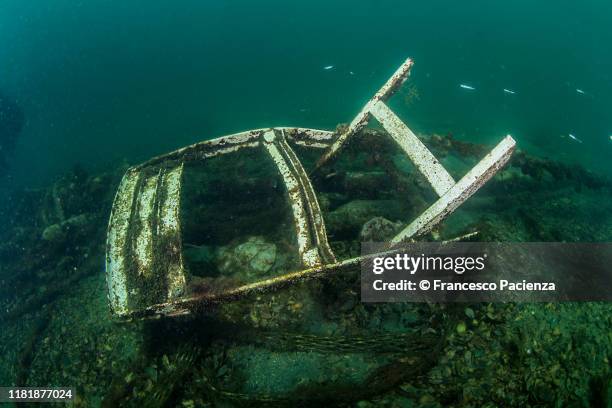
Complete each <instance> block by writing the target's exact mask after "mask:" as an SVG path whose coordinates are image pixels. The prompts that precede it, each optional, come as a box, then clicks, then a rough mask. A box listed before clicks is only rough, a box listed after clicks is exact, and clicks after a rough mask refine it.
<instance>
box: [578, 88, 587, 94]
mask: <svg viewBox="0 0 612 408" xmlns="http://www.w3.org/2000/svg"><path fill="white" fill-rule="evenodd" d="M576 92H578V93H579V94H580V95H586V92H584V91H583V90H582V89H579V88H576Z"/></svg>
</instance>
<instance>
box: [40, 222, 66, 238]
mask: <svg viewBox="0 0 612 408" xmlns="http://www.w3.org/2000/svg"><path fill="white" fill-rule="evenodd" d="M65 237H66V234H64V230H63V228H62V226H61V225H59V224H52V225H49V226H48V227H47V228H45V229H44V231H43V233H42V239H44V240H45V241H48V242H60V241H63V240H64V238H65Z"/></svg>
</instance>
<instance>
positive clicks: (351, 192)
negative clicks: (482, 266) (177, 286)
mask: <svg viewBox="0 0 612 408" xmlns="http://www.w3.org/2000/svg"><path fill="white" fill-rule="evenodd" d="M611 21H612V3H611V2H610V1H586V2H574V1H554V2H553V1H546V2H544V1H540V2H531V1H526V0H518V1H512V2H504V3H502V2H491V1H484V0H473V1H470V0H466V1H463V2H456V1H448V0H445V1H429V2H408V1H399V0H358V1H334V2H323V1H320V0H315V1H309V2H293V1H264V2H248V1H243V0H227V1H216V2H215V1H208V0H200V1H195V0H184V1H182V2H174V3H170V2H161V1H153V2H144V1H143V2H136V1H124V2H110V1H105V0H89V1H77V0H74V1H69V0H55V1H52V2H49V1H40V0H31V1H18V0H4V1H3V2H2V3H1V4H0V132H2V131H4V129H10V128H11V126H13V128H18V127H19V126H20V125H21V124H20V123H19V122H20V121H19V120H18V119H19V118H20V116H19V115H13V116H10V115H7V112H6V111H7V108H6V106H11V109H16V108H14V106H17V107H18V108H19V109H20V110H21V112H22V113H23V118H24V120H25V122H24V123H23V129H22V130H21V132H20V133H19V134H11V135H9V134H3V133H0V386H5V385H6V386H8V385H15V386H73V387H74V388H75V390H76V395H77V396H78V398H77V399H76V400H75V401H74V403H73V406H75V407H89V406H93V407H99V406H101V407H115V406H126V407H165V406H167V407H185V408H191V407H200V406H202V407H234V406H237V407H244V406H317V407H318V406H343V407H344V406H356V407H359V408H371V407H378V406H383V407H398V406H399V407H421V406H423V407H443V406H452V407H466V408H467V407H482V406H486V407H492V406H504V407H506V406H508V407H523V406H532V407H543V406H546V407H548V406H551V407H561V406H572V407H573V406H576V407H590V406H595V407H611V406H612V405H611V404H612V369H611V367H612V366H611V364H610V361H612V337H611V334H610V333H612V313H611V311H612V308H611V304H610V303H609V302H556V303H521V302H514V303H513V302H510V303H501V302H497V303H465V304H464V303H460V304H459V303H449V304H441V303H440V304H438V303H433V304H426V303H377V304H367V303H363V302H361V301H360V280H359V276H358V274H356V273H351V271H343V273H337V274H333V276H331V275H330V276H327V277H326V278H325V279H322V280H320V281H319V280H315V281H310V282H299V283H294V284H293V285H290V286H289V287H288V288H285V289H284V290H280V291H270V292H261V293H259V292H257V293H255V294H253V295H249V296H245V297H243V298H240V299H236V301H233V302H225V303H222V304H220V305H214V306H212V305H209V304H205V305H201V304H199V303H196V304H195V305H191V304H190V305H189V307H192V306H193V310H191V312H192V313H190V314H189V315H188V316H182V317H173V318H164V319H159V320H151V321H131V322H127V323H126V322H121V323H120V322H119V321H118V320H119V319H118V318H117V316H114V315H113V314H112V313H111V310H110V308H109V299H108V297H107V292H108V286H107V282H106V273H105V261H106V249H107V248H106V239H107V227H108V221H109V216H110V211H111V207H112V203H113V198H114V197H115V193H116V192H117V188H118V186H119V183H120V180H121V178H122V176H123V174H124V173H125V170H126V169H127V168H128V166H129V165H134V164H137V163H140V162H143V161H145V160H147V159H149V158H150V157H152V156H154V155H158V154H163V153H166V152H168V151H171V150H173V149H177V148H180V147H182V146H185V145H188V144H191V143H195V142H198V141H201V140H205V139H210V138H213V137H217V136H222V135H226V134H230V133H233V132H238V131H242V130H247V129H253V128H261V127H272V126H296V127H297V126H299V127H309V128H319V129H327V130H333V129H335V128H336V126H337V125H338V124H341V123H347V122H350V121H351V120H352V118H353V117H354V116H355V115H356V114H357V112H359V110H360V109H361V108H362V107H363V106H364V104H365V103H366V102H367V101H368V100H369V98H371V97H372V95H373V94H374V93H375V92H376V91H377V90H378V88H379V87H380V86H381V85H382V84H383V83H384V82H385V81H386V80H387V79H388V77H389V75H391V74H392V73H393V72H394V70H395V69H396V68H397V67H398V66H399V65H400V64H401V63H402V62H403V61H405V59H406V58H407V57H412V58H413V59H414V61H415V65H414V67H413V69H412V72H411V76H410V80H409V81H408V82H407V83H406V84H405V85H404V86H403V88H402V89H400V90H399V91H398V92H397V94H396V95H395V96H394V97H393V99H392V100H390V101H389V106H390V107H391V108H392V109H393V111H395V112H396V113H397V114H398V115H399V116H400V117H401V119H402V120H404V121H405V122H406V123H407V124H408V125H409V126H410V127H411V128H412V129H413V130H415V131H416V132H417V133H418V134H419V136H420V137H421V139H422V140H423V141H424V143H425V144H426V145H427V146H428V147H429V148H430V149H431V150H432V153H433V154H434V155H435V156H436V157H437V158H438V159H439V160H440V162H441V163H442V164H443V166H445V167H446V168H447V169H448V170H449V172H450V173H451V174H452V176H453V177H455V179H458V178H459V177H461V176H462V175H463V174H465V172H466V171H467V170H468V169H470V168H472V166H474V165H475V164H476V163H477V162H478V160H480V159H481V158H482V157H483V156H484V154H485V152H487V151H489V149H490V148H491V146H492V145H493V144H496V143H497V142H498V141H499V140H501V139H502V138H503V137H504V136H505V135H506V134H511V135H512V136H513V137H514V139H515V140H516V141H517V147H518V151H517V152H515V153H514V155H513V156H512V158H511V160H510V161H509V162H508V163H507V165H506V166H504V168H503V169H501V170H500V171H499V173H498V174H497V175H496V176H495V177H493V178H492V179H491V180H490V181H489V182H488V183H487V184H486V185H485V186H484V187H483V188H482V189H481V190H480V191H478V192H477V193H476V194H475V195H474V196H473V197H471V198H469V199H468V200H467V201H466V202H465V203H463V204H462V205H461V206H460V207H459V209H457V211H455V212H454V213H453V214H452V215H451V216H450V217H449V218H448V219H445V220H444V221H443V222H441V223H440V225H438V226H436V228H435V230H434V231H433V232H432V233H431V234H426V235H424V236H420V237H419V238H418V239H419V240H430V241H431V240H433V241H439V240H445V239H451V238H455V237H457V236H460V235H464V234H466V233H467V232H474V231H475V232H478V235H477V236H476V238H474V237H472V239H474V240H476V241H483V242H488V241H492V242H498V241H501V242H581V243H588V242H603V243H605V242H611V241H612V199H611V198H612V181H611V178H610V177H611V176H612V165H611V164H610V163H611V161H610V160H609V158H610V153H611V152H612V139H611V136H612V117H611V116H612V115H611V113H612V74H611V73H612V53H611V52H610V44H612V24H610V22H611ZM326 67H331V68H329V69H326ZM461 85H464V87H461ZM469 88H473V89H469ZM504 89H506V90H510V91H511V92H508V91H504ZM6 101H11V104H9V103H7V102H6ZM13 102H14V104H15V105H12V103H13ZM7 117H12V118H13V119H11V120H12V122H11V120H9V121H8V122H10V123H8V125H7V124H6V123H7V119H6V118H7ZM15 118H17V119H15ZM2 121H4V122H2ZM374 126H375V124H374ZM570 134H571V135H572V136H573V137H574V138H571V137H570V136H569V135H570ZM16 136H18V138H17V139H16V145H15V148H14V149H12V148H11V147H10V146H12V141H13V140H15V137H16ZM351 141H352V143H350V144H349V145H348V146H347V147H346V148H345V150H343V151H342V152H341V154H339V156H338V157H337V159H336V160H335V161H331V162H330V163H328V164H326V165H324V166H323V167H321V168H320V169H319V170H318V171H319V172H318V173H317V176H316V177H312V180H311V182H312V186H313V189H314V192H315V194H316V196H317V199H318V202H319V205H320V208H321V214H320V215H321V216H322V218H323V221H324V223H325V226H326V231H327V240H328V241H329V247H330V248H331V251H333V254H334V256H335V257H336V258H337V259H338V260H346V259H348V258H351V257H355V256H358V255H359V254H360V243H361V242H362V241H364V240H367V238H364V235H363V231H364V230H366V228H365V226H366V225H370V226H371V225H377V224H376V223H374V224H371V223H370V222H371V221H377V222H379V223H380V225H382V226H383V227H384V228H383V227H378V229H376V228H374V227H372V230H371V231H370V232H371V233H372V235H370V236H371V237H372V236H375V234H376V236H380V237H382V238H380V239H390V238H391V237H392V236H393V235H394V234H396V233H397V231H398V229H399V228H401V227H403V226H405V225H406V224H407V223H409V222H411V221H412V220H414V219H415V218H416V217H417V216H419V214H421V213H422V212H423V211H425V210H426V209H427V208H428V207H429V206H430V205H431V204H432V203H433V202H434V201H435V200H436V199H437V196H436V195H435V193H434V192H433V191H432V189H431V188H429V187H430V186H429V185H428V184H427V182H426V181H425V180H424V179H423V178H422V177H421V176H420V175H419V173H418V172H416V171H415V168H414V166H413V165H412V164H411V163H410V162H409V160H408V159H407V158H406V156H405V154H404V153H403V152H402V151H400V149H399V148H398V146H397V145H396V144H394V143H393V142H392V141H391V140H390V139H389V138H388V135H386V134H384V132H380V131H374V130H364V131H362V132H359V133H358V134H356V135H355V136H354V137H353V138H352V139H351ZM463 142H469V143H463ZM288 145H289V146H291V148H292V149H294V150H295V153H296V156H297V157H298V158H299V160H300V161H301V163H302V165H303V166H304V167H305V169H306V170H307V171H308V172H310V171H312V169H313V168H314V166H315V163H316V162H317V160H318V159H319V158H320V156H321V154H322V150H320V149H310V148H305V147H304V146H300V145H297V144H295V143H294V142H293V141H292V140H289V142H288ZM266 154H267V153H266V151H265V149H264V148H263V147H262V146H258V147H257V148H254V149H244V150H241V151H240V152H239V153H237V154H232V155H222V156H219V157H216V158H214V159H210V160H209V159H208V158H207V159H206V160H203V161H201V160H193V161H189V160H188V159H190V158H193V157H185V162H184V163H183V164H184V173H183V174H184V177H183V179H184V184H183V186H182V188H181V207H180V214H181V215H180V216H181V222H182V223H183V226H182V230H181V234H180V235H177V237H179V238H180V240H181V242H182V245H183V248H182V249H183V251H182V252H181V253H182V254H183V255H184V262H185V266H186V273H187V279H188V286H186V287H187V289H186V290H187V291H188V293H186V294H185V296H191V295H194V294H195V295H194V296H196V295H199V294H201V293H204V294H206V293H210V292H212V291H215V290H224V289H227V288H230V287H236V286H237V285H240V284H245V283H250V282H253V281H258V280H260V279H265V278H270V277H272V276H278V275H280V274H284V273H286V272H289V271H294V270H295V269H296V268H297V269H300V267H301V266H303V265H298V264H299V263H300V258H299V256H298V255H299V254H298V253H297V246H296V245H297V242H298V241H297V240H296V234H295V232H296V229H295V227H294V223H295V220H294V219H293V218H292V215H293V207H291V206H290V203H289V202H288V201H287V199H286V196H287V194H286V188H285V185H284V183H283V179H282V178H281V176H280V174H279V173H278V171H277V168H276V167H274V166H273V164H272V162H271V161H269V160H267V161H266V159H265V158H266ZM285 154H286V153H285ZM287 157H289V156H287ZM4 158H5V159H6V160H7V161H8V164H9V166H8V167H6V168H5V167H3V166H2V164H3V159H4ZM260 158H261V159H262V160H261V161H260V160H259V159H260ZM176 164H177V162H175V161H165V162H164V161H160V162H157V163H156V164H154V165H150V166H149V167H147V168H145V170H144V171H143V174H144V175H145V176H146V177H154V175H155V174H159V173H158V171H159V168H158V167H156V166H158V165H159V166H160V167H164V166H166V165H168V166H174V165H176ZM169 168H170V167H169ZM151 179H152V178H151ZM5 188H6V190H5ZM5 191H6V192H8V193H7V194H5ZM156 197H157V194H156ZM160 197H162V198H163V197H166V196H165V195H164V194H161V195H160ZM130 208H132V207H130ZM380 217H384V218H386V219H384V220H381V219H380ZM153 218H154V217H148V218H147V219H146V221H144V220H139V221H138V222H135V223H134V225H133V226H131V227H130V229H129V234H132V235H131V237H132V238H134V237H133V235H134V231H139V232H141V231H143V229H142V228H143V225H145V222H146V223H150V224H151V225H150V226H152V225H153V224H155V226H158V224H156V223H155V221H154V220H153ZM132 227H133V228H132ZM366 232H367V231H366ZM390 232H391V233H392V234H391V235H389V234H390ZM322 235H323V234H322ZM177 237H174V236H172V239H170V238H168V239H167V240H165V241H164V242H161V243H160V244H161V245H159V246H158V245H156V246H155V248H156V249H157V253H156V255H155V262H156V263H155V267H157V266H159V265H162V267H160V268H162V269H160V270H156V271H154V273H164V270H163V267H166V266H167V265H168V263H166V260H167V259H170V261H168V262H174V261H173V260H176V253H175V252H174V251H173V248H174V247H173V245H176V242H178V240H177V241H175V240H174V239H176V238H177ZM138 239H140V236H139V235H138V236H137V237H136V238H134V239H133V240H132V241H130V242H139V241H138ZM126 248H127V247H126ZM130 248H131V247H130ZM166 250H172V253H171V254H169V255H168V257H164V256H159V255H160V254H161V255H164V254H165V252H164V251H166ZM130 256H131V255H130ZM296 265H298V266H296ZM130 271H131V272H134V271H136V269H134V266H133V265H130ZM160 271H161V272H160ZM344 272H346V273H344ZM353 272H354V271H353ZM577 276H583V275H580V274H578V275H577ZM573 278H574V279H576V277H573ZM129 279H132V280H133V281H134V282H137V283H140V282H141V280H140V279H141V276H140V275H139V274H136V273H134V274H132V275H130V277H129ZM142 282H144V284H143V285H142V288H141V287H139V286H138V285H134V286H133V288H134V293H130V295H129V296H130V297H131V298H132V300H133V299H137V300H138V299H140V300H138V301H139V302H142V303H143V304H138V306H142V307H145V306H150V305H149V304H148V302H149V301H151V302H152V301H153V300H151V299H159V298H160V297H159V296H158V295H160V293H161V294H162V295H163V296H165V293H166V292H165V289H167V287H166V286H164V284H165V281H164V282H162V284H160V285H149V284H148V282H146V281H144V280H142ZM160 282H161V281H160ZM156 283H159V282H156ZM160 288H162V289H163V290H160ZM141 289H142V293H139V292H138V291H139V290H141ZM602 290H605V288H602ZM207 291H208V292H207ZM141 295H142V296H141ZM596 295H597V294H596ZM156 301H157V300H156ZM145 303H147V304H145Z"/></svg>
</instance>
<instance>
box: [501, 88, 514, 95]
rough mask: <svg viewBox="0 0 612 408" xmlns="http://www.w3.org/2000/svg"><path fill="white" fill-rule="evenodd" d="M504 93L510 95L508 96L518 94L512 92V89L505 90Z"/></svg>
mask: <svg viewBox="0 0 612 408" xmlns="http://www.w3.org/2000/svg"><path fill="white" fill-rule="evenodd" d="M504 92H505V93H508V94H511V95H514V94H515V93H516V92H514V91H511V90H510V89H506V88H504Z"/></svg>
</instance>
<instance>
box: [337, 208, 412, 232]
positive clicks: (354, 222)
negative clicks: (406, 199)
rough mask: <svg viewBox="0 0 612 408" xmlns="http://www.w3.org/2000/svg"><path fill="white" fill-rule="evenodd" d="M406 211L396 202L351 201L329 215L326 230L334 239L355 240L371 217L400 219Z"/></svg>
mask: <svg viewBox="0 0 612 408" xmlns="http://www.w3.org/2000/svg"><path fill="white" fill-rule="evenodd" d="M406 214H407V209H404V208H403V205H402V203H401V202H400V201H398V200H353V201H351V202H349V203H347V204H344V205H342V206H340V207H339V208H338V209H336V210H334V211H332V212H330V213H329V215H328V217H327V219H326V223H327V230H328V231H329V232H330V233H331V234H333V236H334V239H340V238H342V237H353V238H357V237H358V234H359V231H360V230H361V228H362V226H363V224H365V223H366V222H367V221H369V220H371V219H372V218H373V217H384V218H387V219H396V220H397V219H401V218H402V216H405V215H406Z"/></svg>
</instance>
